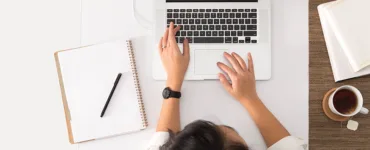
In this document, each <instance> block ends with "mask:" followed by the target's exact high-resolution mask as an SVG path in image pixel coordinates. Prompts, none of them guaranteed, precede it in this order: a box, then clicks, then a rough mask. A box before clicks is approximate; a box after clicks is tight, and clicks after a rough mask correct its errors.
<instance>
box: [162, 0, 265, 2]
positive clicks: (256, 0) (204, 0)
mask: <svg viewBox="0 0 370 150" xmlns="http://www.w3.org/2000/svg"><path fill="white" fill-rule="evenodd" d="M166 2H258V0H166Z"/></svg>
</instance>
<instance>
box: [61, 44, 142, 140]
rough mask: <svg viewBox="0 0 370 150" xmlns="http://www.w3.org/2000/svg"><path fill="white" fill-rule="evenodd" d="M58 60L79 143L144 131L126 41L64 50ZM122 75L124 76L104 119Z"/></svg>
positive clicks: (75, 138) (74, 136)
mask: <svg viewBox="0 0 370 150" xmlns="http://www.w3.org/2000/svg"><path fill="white" fill-rule="evenodd" d="M58 57H59V62H60V68H61V72H62V78H63V83H64V89H65V94H66V99H67V102H68V107H69V111H70V114H71V126H72V127H71V128H72V134H73V138H74V141H75V142H76V143H77V142H81V141H86V140H91V139H98V138H104V137H108V136H113V135H118V134H123V133H127V132H133V131H138V130H140V129H142V128H143V125H142V120H141V114H140V107H139V102H138V97H137V93H136V87H135V83H134V78H133V74H132V69H131V65H130V59H129V55H128V48H127V44H126V41H123V40H118V41H113V42H109V43H104V44H99V45H93V46H88V47H83V48H79V49H77V50H69V51H64V52H60V53H58ZM118 73H122V77H121V79H120V81H119V83H118V85H117V88H116V90H115V92H114V95H113V97H112V99H111V101H110V104H109V106H108V108H107V110H106V112H105V115H104V117H103V118H100V113H101V111H102V110H103V107H104V104H105V102H106V101H107V98H108V96H109V93H110V91H111V89H112V87H113V85H114V81H115V79H116V77H117V75H118Z"/></svg>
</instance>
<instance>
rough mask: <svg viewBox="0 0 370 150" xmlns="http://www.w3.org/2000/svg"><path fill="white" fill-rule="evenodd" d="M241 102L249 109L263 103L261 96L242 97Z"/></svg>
mask: <svg viewBox="0 0 370 150" xmlns="http://www.w3.org/2000/svg"><path fill="white" fill-rule="evenodd" d="M239 102H240V103H241V104H242V105H243V106H244V108H246V109H249V108H250V107H255V106H256V105H260V104H263V103H262V101H261V100H260V98H258V97H254V98H242V99H240V100H239Z"/></svg>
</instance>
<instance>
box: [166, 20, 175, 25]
mask: <svg viewBox="0 0 370 150" xmlns="http://www.w3.org/2000/svg"><path fill="white" fill-rule="evenodd" d="M171 22H173V23H175V19H167V24H170V23H171Z"/></svg>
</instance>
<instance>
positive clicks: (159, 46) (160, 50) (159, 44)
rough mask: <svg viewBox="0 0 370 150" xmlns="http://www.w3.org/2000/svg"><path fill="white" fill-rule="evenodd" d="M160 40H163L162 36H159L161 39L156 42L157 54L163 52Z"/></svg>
mask: <svg viewBox="0 0 370 150" xmlns="http://www.w3.org/2000/svg"><path fill="white" fill-rule="evenodd" d="M162 40H163V37H161V39H160V40H159V42H158V51H159V54H162V52H163V48H162Z"/></svg>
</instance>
